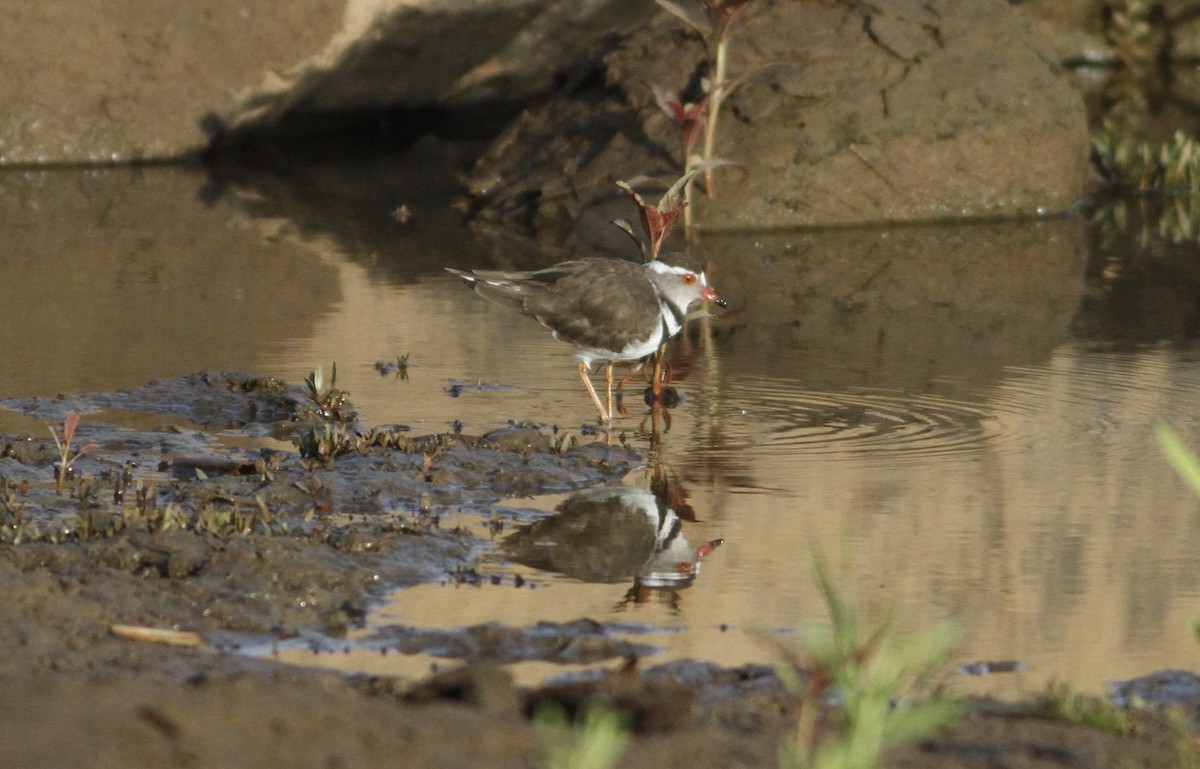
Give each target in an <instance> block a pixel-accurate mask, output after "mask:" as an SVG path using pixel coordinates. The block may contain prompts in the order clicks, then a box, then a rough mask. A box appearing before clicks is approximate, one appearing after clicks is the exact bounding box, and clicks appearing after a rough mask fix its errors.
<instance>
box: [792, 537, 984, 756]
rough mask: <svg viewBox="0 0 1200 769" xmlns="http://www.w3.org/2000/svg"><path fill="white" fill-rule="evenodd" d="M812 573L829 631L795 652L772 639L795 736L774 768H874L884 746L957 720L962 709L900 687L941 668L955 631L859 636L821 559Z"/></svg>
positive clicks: (885, 627)
mask: <svg viewBox="0 0 1200 769" xmlns="http://www.w3.org/2000/svg"><path fill="white" fill-rule="evenodd" d="M813 572H814V575H815V578H816V581H817V585H818V587H819V588H820V590H821V594H822V597H823V598H824V600H825V604H826V607H827V609H828V612H829V616H830V627H829V628H828V630H827V631H826V632H817V633H813V634H811V635H809V636H808V637H807V640H806V641H805V642H804V644H803V650H802V652H801V653H800V654H796V653H795V652H792V651H791V650H788V649H786V648H785V647H783V646H782V644H779V643H778V642H772V643H773V645H775V646H776V648H777V649H779V650H780V653H781V656H782V657H783V658H784V660H785V663H784V664H781V665H778V666H777V670H778V672H779V675H780V677H781V678H782V679H783V681H784V683H785V685H786V686H787V687H788V688H789V689H790V690H791V691H792V692H793V693H794V694H795V695H797V696H798V697H799V706H798V717H797V724H796V730H795V733H794V738H793V739H792V740H789V741H786V742H785V743H784V744H782V745H781V746H780V751H779V765H780V766H781V767H784V768H785V769H800V767H805V768H810V767H817V768H819V769H825V768H826V767H828V768H830V769H832V767H863V768H864V769H865V768H866V767H875V766H878V765H879V759H880V756H881V755H882V753H883V750H884V748H885V747H887V746H888V745H892V744H896V743H900V742H908V741H912V740H916V739H920V738H922V737H924V736H926V735H928V734H930V733H932V732H934V731H937V730H938V729H941V728H943V727H944V726H946V725H948V724H949V723H950V722H952V721H953V720H954V719H955V718H957V717H958V715H959V714H960V712H961V705H960V703H958V702H957V701H955V700H951V699H945V698H933V699H929V700H926V701H920V702H916V701H913V702H903V703H901V699H900V695H901V693H902V690H903V689H904V688H906V687H909V686H912V685H915V684H919V683H921V682H922V681H924V680H926V679H927V678H928V677H929V676H930V675H931V674H932V673H933V672H934V671H935V670H936V668H937V667H938V666H939V665H940V664H941V662H942V661H943V660H944V659H945V657H946V656H947V655H948V654H949V652H950V650H951V649H952V648H953V647H954V645H955V644H956V643H957V640H958V631H957V629H956V628H955V627H954V626H952V625H941V626H938V627H936V628H934V629H933V630H931V631H929V632H927V633H924V634H921V635H918V636H915V637H912V638H907V639H897V638H895V637H894V636H893V635H892V632H891V626H890V623H888V622H885V623H883V624H882V625H880V626H879V627H878V628H876V629H875V630H874V631H873V632H871V633H870V634H869V635H866V636H864V635H863V633H862V631H861V629H860V627H859V622H858V617H857V613H856V612H855V611H854V608H853V607H852V606H850V604H848V603H847V602H846V601H845V600H844V599H843V598H842V597H841V596H840V595H839V594H838V592H837V590H836V588H835V587H834V585H833V582H832V580H831V579H830V577H829V574H828V571H827V569H826V568H825V566H824V565H823V563H821V561H820V560H817V559H814V566H813ZM831 703H836V704H831ZM898 703H900V704H898Z"/></svg>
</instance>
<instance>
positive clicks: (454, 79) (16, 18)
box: [0, 0, 652, 165]
mask: <svg viewBox="0 0 1200 769" xmlns="http://www.w3.org/2000/svg"><path fill="white" fill-rule="evenodd" d="M650 6H652V4H651V3H647V2H644V0H469V1H464V0H289V1H288V2H282V3H280V2H271V1H270V0H205V2H199V3H190V2H151V3H145V2H139V1H138V0H111V2H104V3H91V2H71V1H70V0H49V1H48V2H28V0H0V63H2V66H0V69H2V71H3V73H4V77H3V78H0V104H3V105H4V109H3V110H2V111H0V164H8V165H12V164H43V163H52V164H62V163H114V162H126V161H133V160H143V159H162V158H176V157H179V156H182V155H187V154H189V153H195V152H198V151H202V150H204V149H206V148H207V147H209V145H210V143H211V142H212V141H213V139H215V138H217V137H218V136H222V135H227V133H228V132H229V131H235V132H236V131H238V130H242V129H245V130H273V129H276V128H278V127H279V126H280V125H281V124H290V125H293V126H296V125H297V124H299V126H300V127H302V126H303V125H304V124H306V123H313V122H316V123H319V124H320V125H322V126H329V125H331V124H336V123H337V122H339V121H347V120H350V119H354V118H356V117H361V116H362V115H363V114H364V113H367V114H380V113H383V112H386V111H388V110H401V109H405V110H412V109H421V108H423V107H427V106H430V105H435V104H436V105H443V106H445V105H450V106H460V107H470V106H478V105H481V104H486V103H488V102H491V101H494V100H497V99H502V100H513V101H520V100H524V99H527V98H529V97H530V96H531V95H534V94H537V93H539V92H541V91H544V90H545V89H547V88H548V87H549V86H550V85H551V83H552V81H553V78H554V76H555V75H556V74H559V75H561V73H563V72H565V71H568V70H569V68H570V67H571V65H572V62H575V61H578V60H579V59H580V58H581V57H582V56H584V55H585V52H586V51H587V48H588V45H589V44H590V43H591V42H592V41H594V40H595V39H596V38H598V37H600V36H601V35H603V34H605V33H606V32H608V31H610V30H612V29H614V28H618V27H620V25H621V24H636V23H637V20H638V19H639V18H640V16H643V15H644V14H645V13H646V12H647V11H648V8H649V7H650Z"/></svg>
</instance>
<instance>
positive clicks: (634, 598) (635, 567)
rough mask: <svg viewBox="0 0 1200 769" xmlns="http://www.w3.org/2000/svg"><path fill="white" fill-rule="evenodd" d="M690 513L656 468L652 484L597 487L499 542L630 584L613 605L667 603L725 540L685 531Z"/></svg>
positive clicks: (531, 556) (545, 565)
mask: <svg viewBox="0 0 1200 769" xmlns="http://www.w3.org/2000/svg"><path fill="white" fill-rule="evenodd" d="M695 520H696V517H695V511H694V510H693V509H692V507H691V506H690V505H689V504H688V503H687V500H686V496H685V495H684V493H683V492H682V489H681V488H680V487H679V486H678V484H677V483H675V482H673V481H671V480H669V479H668V477H667V475H666V473H664V472H663V471H661V470H660V469H657V468H656V469H655V470H654V471H652V473H651V483H650V488H649V489H645V488H641V487H638V486H624V485H619V486H599V487H594V488H590V489H584V490H583V491H580V492H577V493H575V494H572V495H571V496H570V497H568V498H567V499H566V500H564V501H563V502H562V503H561V504H560V505H559V506H558V507H557V508H555V512H554V513H553V514H552V515H550V516H548V517H546V518H543V519H542V520H539V521H537V522H535V523H532V524H530V525H528V526H523V527H521V528H519V529H517V530H516V531H514V532H513V533H512V534H510V535H509V536H508V537H506V538H505V539H504V541H503V542H502V544H501V546H502V548H503V549H504V551H505V552H506V554H507V555H508V557H509V558H511V559H512V560H513V561H515V562H517V563H520V564H523V565H525V566H529V567H532V568H535V569H539V570H541V571H549V572H555V573H558V574H562V575H564V576H567V577H572V578H574V579H578V580H581V581H584V582H599V583H612V584H615V583H621V582H632V584H631V585H630V587H629V589H628V590H627V591H626V592H625V595H624V596H623V597H622V599H621V600H620V601H619V602H618V603H617V606H618V607H625V606H627V605H629V604H631V603H632V604H638V603H646V602H649V601H650V600H659V601H663V602H664V603H667V604H668V605H669V606H671V607H677V606H678V603H679V591H680V590H682V589H683V588H686V587H687V586H689V585H690V584H691V583H692V582H693V581H694V580H695V579H696V577H697V575H698V574H699V572H700V562H701V560H702V559H703V558H704V557H705V556H707V555H708V554H709V553H711V552H712V551H713V549H715V548H716V547H717V546H718V545H720V544H721V542H722V540H720V539H714V540H711V541H708V542H704V543H702V544H700V545H698V546H697V545H694V544H692V543H690V542H689V541H688V540H687V538H686V537H684V536H683V523H684V521H695Z"/></svg>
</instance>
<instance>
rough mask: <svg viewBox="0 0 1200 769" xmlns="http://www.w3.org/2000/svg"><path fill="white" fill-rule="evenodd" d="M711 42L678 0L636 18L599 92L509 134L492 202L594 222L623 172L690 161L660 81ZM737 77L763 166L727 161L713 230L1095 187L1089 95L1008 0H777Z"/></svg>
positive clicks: (956, 212) (529, 214)
mask: <svg viewBox="0 0 1200 769" xmlns="http://www.w3.org/2000/svg"><path fill="white" fill-rule="evenodd" d="M702 51H703V48H702V46H701V45H699V44H698V41H697V39H696V38H695V36H694V35H690V34H686V33H684V32H683V31H682V27H681V24H680V22H679V21H678V20H677V19H675V18H674V17H673V16H670V15H669V14H666V13H664V14H662V15H661V16H659V17H658V18H657V19H656V21H655V23H653V24H651V25H647V26H646V27H644V28H643V29H641V30H639V31H638V32H636V33H635V34H634V35H633V36H632V37H630V38H629V39H627V40H626V41H625V42H624V44H623V45H621V46H620V48H619V49H618V50H616V51H615V52H614V53H612V54H611V55H610V56H609V57H608V59H607V90H605V91H604V93H603V94H601V95H599V96H597V95H596V94H589V95H588V97H589V98H591V99H592V103H591V104H590V105H589V104H584V103H583V100H575V101H567V102H564V101H557V102H554V101H552V102H551V103H550V104H549V105H548V106H547V107H546V108H544V109H543V110H541V111H539V112H534V113H531V114H530V115H527V116H526V117H525V119H524V120H522V121H521V122H520V123H519V124H518V125H517V126H516V127H514V128H513V129H512V130H510V131H509V133H508V134H507V135H506V136H504V137H502V138H501V140H500V141H499V142H498V144H497V148H496V149H494V150H493V151H492V153H491V154H490V155H489V156H488V157H487V158H485V160H484V161H483V162H482V163H481V164H480V166H479V168H478V170H477V173H476V174H475V176H474V179H473V186H474V188H475V189H476V190H478V191H481V192H482V193H484V194H483V195H482V198H483V200H484V201H485V202H486V208H485V216H490V217H494V218H498V219H502V220H509V221H523V222H525V223H532V225H533V227H534V228H535V229H540V228H541V227H542V226H551V225H561V224H563V223H564V222H572V223H574V222H582V223H583V225H582V226H583V227H584V228H585V229H586V230H587V231H588V232H589V233H590V232H594V228H593V227H592V226H591V225H592V220H596V221H599V220H603V219H605V218H610V214H611V213H612V211H613V207H612V200H613V191H614V189H615V188H614V187H613V185H612V180H613V179H614V178H627V179H628V178H631V177H635V176H640V175H655V176H661V177H671V176H673V175H678V173H679V170H680V166H679V163H678V159H677V158H675V157H673V156H675V155H677V154H678V153H677V150H676V148H677V146H678V142H677V139H676V138H675V136H674V133H673V128H672V127H671V125H670V123H669V122H668V120H667V119H666V117H665V116H664V115H663V114H662V113H661V112H660V111H659V110H658V109H657V108H656V106H655V104H654V98H653V95H652V93H651V91H650V87H649V85H648V84H658V85H660V86H662V87H664V88H667V89H671V90H680V89H683V88H684V86H685V84H687V83H688V82H689V80H691V82H695V79H696V78H695V68H696V64H697V60H698V55H699V54H701V53H702ZM730 74H731V76H732V77H741V78H744V82H743V84H742V85H741V87H740V88H739V89H738V90H737V91H736V92H735V93H734V94H733V96H732V97H731V99H730V100H729V101H728V103H727V107H726V110H725V111H724V119H723V120H722V122H721V123H720V125H719V127H718V138H717V142H716V145H717V154H718V155H719V156H721V157H723V158H726V159H728V160H730V161H733V162H735V163H738V164H741V165H742V166H743V167H744V169H745V171H746V173H744V174H740V173H738V172H737V171H733V170H729V169H721V170H718V176H717V186H718V189H719V194H718V196H717V197H716V198H715V199H714V200H712V201H704V200H701V201H700V202H699V203H698V205H697V208H698V211H699V224H700V225H701V226H702V227H703V228H706V229H714V230H719V229H738V228H760V227H788V226H805V225H831V224H852V223H860V222H878V221H893V222H898V221H923V220H938V219H947V218H962V217H996V216H1021V215H1036V214H1044V213H1049V212H1056V211H1062V210H1064V209H1067V208H1069V207H1070V206H1072V205H1073V204H1074V203H1076V202H1077V201H1078V200H1079V199H1080V198H1081V197H1082V196H1083V195H1084V193H1085V191H1086V190H1087V188H1088V184H1089V179H1090V170H1089V167H1088V163H1087V155H1088V149H1089V138H1088V130H1087V124H1086V117H1085V112H1084V105H1083V100H1082V98H1081V96H1080V95H1079V93H1078V92H1077V91H1076V90H1075V89H1074V87H1073V86H1072V85H1071V83H1070V82H1069V81H1068V79H1067V78H1066V76H1065V75H1064V74H1063V73H1062V72H1061V71H1060V70H1059V68H1058V66H1057V64H1056V62H1055V58H1054V55H1053V54H1052V53H1051V51H1050V50H1049V49H1048V48H1047V47H1046V46H1045V45H1044V44H1043V42H1042V40H1041V39H1040V38H1039V37H1038V36H1037V34H1036V33H1035V32H1034V31H1033V30H1032V28H1031V25H1030V23H1029V22H1028V20H1027V19H1026V18H1025V17H1024V16H1023V15H1022V14H1021V13H1020V12H1019V11H1018V10H1016V9H1014V8H1012V7H1011V6H1010V5H1008V4H1007V3H1005V2H1002V0H975V1H974V2H970V3H963V2H960V1H959V0H931V1H930V2H903V1H901V0H898V1H896V2H890V3H887V4H879V5H874V6H868V5H867V4H858V3H834V2H822V1H820V0H776V1H775V2H771V0H760V1H759V2H756V3H754V4H753V5H751V6H750V8H749V10H748V11H746V13H745V14H744V15H743V17H742V19H741V21H739V22H738V24H737V26H736V27H735V29H734V39H733V42H732V48H731V63H730ZM618 197H619V193H618ZM593 211H595V214H594V215H593V213H592V212H593ZM626 216H628V210H627V211H626ZM577 234H578V233H577Z"/></svg>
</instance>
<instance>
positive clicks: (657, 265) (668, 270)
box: [646, 259, 708, 286]
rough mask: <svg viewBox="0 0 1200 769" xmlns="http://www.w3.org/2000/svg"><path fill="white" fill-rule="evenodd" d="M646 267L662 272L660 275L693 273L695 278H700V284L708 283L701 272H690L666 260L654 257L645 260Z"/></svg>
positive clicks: (705, 284)
mask: <svg viewBox="0 0 1200 769" xmlns="http://www.w3.org/2000/svg"><path fill="white" fill-rule="evenodd" d="M646 269H648V270H654V271H655V272H657V273H659V274H662V275H688V274H689V273H690V274H694V275H695V276H696V277H697V278H699V279H700V285H702V286H707V285H708V279H707V278H705V277H704V273H703V272H700V271H697V272H695V273H692V271H691V270H689V269H687V268H685V267H678V266H676V265H673V264H667V263H666V262H664V261H661V260H659V259H655V260H653V261H651V262H647V263H646Z"/></svg>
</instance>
